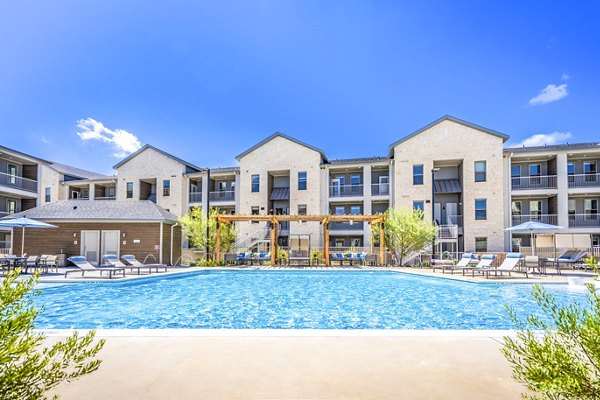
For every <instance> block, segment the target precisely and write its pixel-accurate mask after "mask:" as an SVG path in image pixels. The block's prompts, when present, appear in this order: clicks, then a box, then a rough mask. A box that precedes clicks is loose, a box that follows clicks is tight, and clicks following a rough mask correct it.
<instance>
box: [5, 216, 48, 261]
mask: <svg viewBox="0 0 600 400" xmlns="http://www.w3.org/2000/svg"><path fill="white" fill-rule="evenodd" d="M2 226H10V227H13V228H14V227H17V228H19V227H20V228H22V229H23V232H22V235H21V255H23V253H24V252H25V228H58V226H55V225H50V224H47V223H45V222H42V221H36V220H35V219H31V218H25V217H20V218H12V219H0V227H2Z"/></svg>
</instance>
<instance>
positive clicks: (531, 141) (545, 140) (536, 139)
mask: <svg viewBox="0 0 600 400" xmlns="http://www.w3.org/2000/svg"><path fill="white" fill-rule="evenodd" d="M572 136H573V135H571V132H552V133H538V134H535V135H533V136H530V137H528V138H527V139H525V140H523V141H522V142H521V143H517V144H515V145H514V146H513V147H522V146H525V147H530V146H544V145H548V146H550V145H553V144H560V143H564V142H566V141H567V140H568V139H571V137H572Z"/></svg>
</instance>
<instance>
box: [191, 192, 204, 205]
mask: <svg viewBox="0 0 600 400" xmlns="http://www.w3.org/2000/svg"><path fill="white" fill-rule="evenodd" d="M201 202H202V192H190V203H201Z"/></svg>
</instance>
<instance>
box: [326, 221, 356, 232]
mask: <svg viewBox="0 0 600 400" xmlns="http://www.w3.org/2000/svg"><path fill="white" fill-rule="evenodd" d="M329 229H330V230H332V231H362V230H363V222H353V223H350V222H330V223H329Z"/></svg>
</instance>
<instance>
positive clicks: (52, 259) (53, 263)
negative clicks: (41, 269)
mask: <svg viewBox="0 0 600 400" xmlns="http://www.w3.org/2000/svg"><path fill="white" fill-rule="evenodd" d="M42 257H43V256H42ZM44 263H45V264H46V270H47V271H48V272H50V271H52V269H53V268H54V270H55V271H56V272H57V273H58V257H57V256H55V255H48V256H46V258H45V259H44Z"/></svg>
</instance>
